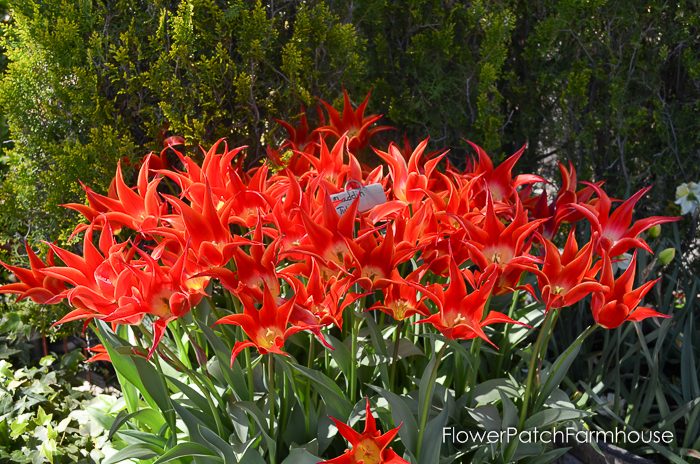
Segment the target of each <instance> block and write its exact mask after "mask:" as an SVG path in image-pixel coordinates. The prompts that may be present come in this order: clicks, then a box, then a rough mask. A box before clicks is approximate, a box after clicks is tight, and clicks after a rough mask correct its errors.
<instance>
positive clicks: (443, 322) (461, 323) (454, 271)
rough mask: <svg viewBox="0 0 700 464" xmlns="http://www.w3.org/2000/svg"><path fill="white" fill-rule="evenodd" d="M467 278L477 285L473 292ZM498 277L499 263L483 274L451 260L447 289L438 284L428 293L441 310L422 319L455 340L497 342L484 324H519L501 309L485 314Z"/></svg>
mask: <svg viewBox="0 0 700 464" xmlns="http://www.w3.org/2000/svg"><path fill="white" fill-rule="evenodd" d="M465 277H466V279H467V280H468V281H469V283H470V285H471V286H472V288H474V290H473V291H472V292H468V291H467V285H466V283H465V281H464V279H465ZM497 279H498V269H497V267H496V266H495V265H491V266H489V267H488V268H487V270H486V271H485V272H484V273H483V274H474V273H472V272H471V271H469V270H465V271H463V272H462V271H460V270H459V268H458V267H457V263H456V262H455V261H454V260H451V261H450V283H449V285H448V286H447V289H446V290H445V289H443V288H442V286H440V285H434V286H433V287H431V288H430V289H429V290H430V292H429V293H428V296H429V298H430V299H431V300H433V301H434V302H435V304H436V305H437V306H438V310H439V311H438V312H437V313H435V314H433V315H432V316H430V317H428V318H426V319H421V320H420V321H418V322H419V323H423V324H425V323H428V324H432V325H433V327H435V328H436V329H437V330H439V331H440V332H441V333H442V334H443V335H444V336H445V337H447V338H450V339H453V340H455V339H459V340H467V339H471V338H476V337H479V338H481V339H483V340H485V341H487V342H489V343H491V344H493V343H492V342H491V340H489V338H488V336H487V335H486V333H485V332H484V329H483V328H484V327H486V326H488V325H491V324H495V323H499V322H505V323H509V324H513V323H517V322H516V321H514V320H513V319H511V318H510V317H508V316H506V315H505V314H503V313H499V312H498V311H489V312H488V314H486V316H485V317H484V312H485V310H486V304H487V302H488V300H489V297H490V296H491V291H492V290H493V288H494V286H495V285H496V280H497Z"/></svg>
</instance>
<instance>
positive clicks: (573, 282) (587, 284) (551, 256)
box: [535, 229, 605, 310]
mask: <svg viewBox="0 0 700 464" xmlns="http://www.w3.org/2000/svg"><path fill="white" fill-rule="evenodd" d="M543 243H544V247H545V256H544V264H543V265H542V270H541V271H539V270H535V272H536V273H537V283H538V286H539V288H540V292H541V293H542V301H544V303H545V305H546V309H547V310H549V309H551V308H563V307H565V306H571V305H572V304H574V303H576V302H577V301H580V300H581V299H583V298H584V297H586V296H587V295H589V294H590V293H592V292H595V291H598V292H600V291H603V290H605V287H604V286H603V285H601V284H600V283H599V282H596V281H595V280H594V279H592V278H590V277H588V275H589V273H590V269H591V262H592V260H593V243H592V242H588V243H587V244H586V245H585V246H584V247H583V248H581V249H580V250H579V248H578V243H576V237H575V235H574V230H573V229H572V230H571V232H570V233H569V237H568V238H567V240H566V246H565V247H564V252H563V253H561V254H560V253H559V250H558V249H557V247H556V245H554V243H552V242H551V241H549V240H547V239H544V240H543Z"/></svg>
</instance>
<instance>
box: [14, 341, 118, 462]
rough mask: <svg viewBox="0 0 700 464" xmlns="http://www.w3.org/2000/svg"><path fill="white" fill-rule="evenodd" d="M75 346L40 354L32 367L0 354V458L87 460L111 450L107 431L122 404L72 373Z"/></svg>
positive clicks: (75, 363)
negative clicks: (69, 350) (59, 352)
mask: <svg viewBox="0 0 700 464" xmlns="http://www.w3.org/2000/svg"><path fill="white" fill-rule="evenodd" d="M83 359H84V358H83V357H82V355H81V354H80V352H79V351H74V352H72V353H70V354H68V355H65V356H64V357H63V358H61V360H60V361H59V360H58V359H57V358H56V357H55V356H53V355H49V356H45V357H43V358H42V359H41V360H40V361H39V364H38V365H37V366H35V367H21V368H17V367H15V365H13V363H12V362H10V361H8V360H7V359H1V360H0V460H2V461H3V462H13V463H18V464H21V463H27V464H29V463H32V464H34V463H42V462H49V463H52V464H55V463H92V462H100V461H101V460H102V458H104V457H105V455H109V454H114V453H115V450H114V448H112V445H111V443H110V441H109V437H108V431H109V427H110V425H111V423H112V421H113V416H115V415H116V414H117V413H118V412H119V410H120V409H122V408H123V407H124V402H123V400H121V399H120V397H119V395H117V394H115V393H118V392H104V391H102V389H100V388H98V387H95V386H92V385H90V384H88V383H87V382H86V383H84V384H82V385H78V384H77V381H76V377H75V374H76V372H77V370H78V367H79V364H80V360H83Z"/></svg>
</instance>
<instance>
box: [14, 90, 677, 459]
mask: <svg viewBox="0 0 700 464" xmlns="http://www.w3.org/2000/svg"><path fill="white" fill-rule="evenodd" d="M365 104H366V100H365V102H364V103H363V104H361V105H360V106H359V107H357V108H353V107H352V105H351V103H350V100H349V98H346V99H345V106H344V108H343V110H342V112H341V111H337V110H335V109H334V108H333V107H331V106H330V105H325V108H326V115H327V117H326V118H325V119H324V121H325V122H324V124H323V125H322V126H321V127H318V128H315V129H314V130H311V128H309V127H308V122H307V121H306V119H305V118H301V119H300V122H299V124H298V125H293V124H289V123H285V124H283V125H284V127H286V128H287V131H288V133H289V138H288V139H287V140H286V141H285V142H284V144H282V146H281V147H279V149H274V148H269V149H268V155H269V161H268V162H266V163H264V164H262V165H256V166H254V167H252V168H246V162H245V161H246V160H245V147H237V148H233V149H230V148H229V147H228V145H227V144H226V143H225V142H224V141H219V142H218V143H216V144H215V145H214V146H213V147H211V148H210V149H209V150H207V151H205V152H204V154H203V159H202V160H201V162H200V161H198V160H197V159H196V158H195V157H193V156H186V155H185V154H182V153H179V152H176V155H177V160H174V162H173V161H172V160H170V159H168V158H167V157H163V156H160V157H158V156H155V155H149V156H148V157H146V158H145V159H144V160H143V163H142V165H141V166H140V169H139V172H138V177H137V180H136V182H135V185H133V186H132V185H129V183H127V181H126V180H125V179H124V176H123V174H122V170H121V168H120V167H118V168H117V172H116V176H115V178H114V181H113V182H112V185H111V187H110V189H109V192H108V193H107V194H106V195H104V194H100V193H97V192H95V191H93V190H92V189H90V188H89V187H85V192H86V195H87V204H69V205H67V206H68V207H69V208H72V209H75V210H77V211H79V212H80V213H81V214H82V215H83V216H84V217H85V219H86V222H83V223H80V224H79V225H78V226H77V227H76V229H75V231H74V234H75V235H82V250H81V251H78V252H74V251H71V250H69V249H66V248H62V247H59V246H57V245H55V244H48V247H49V251H48V253H47V255H46V257H45V258H40V257H39V256H37V255H36V254H35V253H34V252H33V251H32V250H31V248H29V247H28V248H27V251H28V253H29V257H30V264H31V266H30V268H28V269H25V268H20V267H16V266H10V265H8V264H4V266H5V267H6V268H7V269H8V270H9V271H11V272H12V273H14V275H15V276H16V277H17V282H15V283H11V284H8V285H5V286H3V287H0V292H2V293H11V294H17V295H18V296H19V298H20V299H26V298H29V299H32V300H33V301H35V302H37V303H40V304H56V303H59V302H67V303H68V304H69V305H70V306H71V307H72V310H71V311H70V312H68V314H66V315H65V316H64V317H63V318H62V319H60V320H59V321H57V322H56V324H63V323H67V322H70V321H75V320H82V321H84V322H85V324H86V325H89V324H90V325H92V326H93V327H94V329H95V330H96V331H97V332H98V334H99V336H100V338H101V339H102V344H103V345H102V346H101V347H100V348H99V356H100V358H101V359H106V358H109V359H110V360H111V361H112V363H113V365H114V368H115V370H116V372H117V375H118V377H119V381H120V384H121V386H122V391H123V394H124V399H125V404H126V411H125V412H124V413H123V414H121V415H120V416H119V417H118V418H117V419H116V420H115V421H114V424H113V426H112V430H111V435H112V436H117V435H118V436H119V437H121V439H122V440H123V441H125V442H126V443H128V445H127V446H125V447H124V448H123V449H121V450H120V452H119V453H117V454H115V455H114V456H111V458H109V459H107V460H106V461H105V462H108V463H110V462H118V461H119V460H123V459H144V460H152V461H153V462H158V463H161V462H170V461H176V460H187V461H194V462H225V463H235V462H244V463H253V462H265V461H267V462H273V463H276V462H282V461H283V460H284V462H321V461H323V459H326V462H336V463H338V462H352V459H355V460H356V461H357V460H358V459H360V457H361V458H362V459H364V462H365V463H369V462H372V463H380V462H386V463H390V462H391V463H401V462H412V463H437V462H459V461H460V460H463V459H469V460H470V461H471V462H494V461H503V462H514V461H523V462H548V461H552V460H554V459H556V458H557V457H559V456H561V455H562V454H563V453H564V452H566V449H567V448H566V447H561V448H554V447H552V446H549V445H546V444H544V443H533V442H526V441H523V440H521V439H518V438H512V439H509V440H500V441H492V442H486V441H485V440H483V439H479V438H478V437H477V438H472V439H471V440H468V441H465V442H459V443H458V442H457V441H455V440H454V439H446V435H445V434H446V431H447V432H448V435H449V431H450V430H452V431H455V430H469V431H481V432H498V431H503V430H505V429H507V428H516V429H518V430H521V431H528V430H535V429H546V430H551V429H554V428H561V427H572V426H573V427H583V426H584V423H583V421H582V419H584V418H586V417H588V416H590V415H591V412H590V411H589V409H590V408H589V404H588V403H587V402H586V401H585V399H582V397H581V396H580V395H572V393H575V392H571V391H569V392H568V393H567V392H566V391H564V390H562V389H560V385H561V384H562V382H563V381H564V379H565V377H566V373H567V371H568V368H569V366H571V364H572V363H573V362H574V360H575V359H576V356H577V354H578V353H579V351H580V350H581V347H582V345H583V344H584V342H585V340H586V338H587V337H588V336H589V335H590V334H591V333H592V332H593V331H594V330H602V329H616V328H618V327H619V326H621V325H623V324H626V323H636V322H639V321H642V320H645V319H649V318H653V319H658V318H667V317H668V315H667V314H664V313H661V312H657V311H656V310H655V309H652V308H651V307H649V306H646V305H644V303H643V302H644V299H645V296H646V295H647V294H648V293H649V292H650V291H651V290H652V288H653V287H654V286H655V285H657V284H658V279H656V280H654V279H652V280H648V281H647V280H646V279H644V281H642V282H638V280H639V279H638V278H637V275H636V274H637V271H636V269H637V266H636V263H637V261H638V259H639V258H638V255H641V254H644V253H648V252H650V251H651V249H650V247H649V245H648V244H647V242H646V240H645V238H644V233H645V231H647V230H649V229H650V228H652V227H654V226H657V225H660V224H663V223H668V222H671V221H674V220H676V218H672V217H658V216H657V217H647V218H642V219H638V220H633V210H634V207H635V205H636V204H637V203H638V202H639V201H640V200H641V199H642V198H643V197H644V195H645V194H646V193H647V192H648V190H649V188H644V189H641V190H639V191H638V192H637V193H636V194H634V195H633V196H631V197H630V198H628V199H626V200H624V201H622V200H617V199H613V198H611V197H610V196H609V195H608V194H607V193H606V191H605V189H604V187H603V183H602V182H597V183H592V182H579V181H578V179H577V176H576V171H575V169H574V167H573V166H572V165H570V164H569V165H565V164H561V165H560V166H559V169H560V173H561V179H560V182H559V187H558V188H551V187H552V185H553V184H552V183H550V181H549V180H546V179H543V178H542V177H540V176H537V175H534V174H520V175H515V174H513V170H514V167H515V165H516V163H517V162H518V160H519V158H520V157H521V156H522V154H523V153H524V151H525V147H523V148H521V149H520V150H518V151H517V152H516V153H514V154H513V155H511V156H510V157H508V158H507V159H506V160H505V161H504V162H502V163H501V164H499V165H495V164H494V162H493V161H492V160H491V158H490V157H489V156H488V154H487V153H486V152H485V151H484V150H483V149H482V148H481V147H479V146H477V145H476V144H472V146H473V148H474V151H475V153H476V157H475V158H473V159H470V160H467V163H466V167H465V168H464V169H458V168H456V167H455V166H454V165H452V164H451V163H450V162H448V160H447V159H446V158H445V153H427V152H426V147H427V140H424V141H422V142H421V143H419V144H418V145H417V146H416V147H410V146H408V145H407V144H403V145H402V146H400V145H397V144H394V143H391V144H389V145H388V147H387V148H386V149H385V150H381V149H377V148H373V150H374V153H376V155H377V157H378V158H379V159H380V160H381V163H380V164H379V165H378V166H375V167H372V166H369V165H367V164H364V163H361V162H360V161H359V160H358V158H357V156H356V153H357V152H359V151H361V150H363V149H367V147H368V144H369V142H370V138H371V136H372V135H373V134H374V133H376V132H377V131H378V130H379V129H382V128H377V127H374V126H373V124H374V123H375V122H376V120H377V118H376V117H374V116H365V115H364V110H365ZM626 253H627V254H629V255H630V258H629V260H628V261H627V262H626V263H624V262H623V260H622V259H621V256H623V255H625V254H626ZM584 299H588V300H587V301H589V303H588V305H587V307H588V308H589V309H590V311H589V313H588V314H582V315H581V317H582V318H584V319H585V320H589V321H590V324H589V325H588V326H587V327H585V328H584V329H583V330H582V331H581V332H580V333H578V334H576V338H575V339H574V340H573V342H572V343H570V345H569V346H567V347H566V348H565V349H564V350H563V351H562V352H561V353H560V354H559V356H558V357H557V358H556V359H554V360H550V359H547V347H548V346H549V344H550V341H551V338H552V333H553V328H554V327H555V325H556V324H557V320H558V318H559V316H560V314H561V313H564V312H567V311H570V309H567V308H568V307H570V306H572V305H574V304H576V303H578V302H580V301H582V300H584ZM374 415H377V416H378V419H379V421H380V422H381V425H382V426H381V427H378V426H377V424H376V422H377V420H376V418H375V417H374ZM358 420H362V421H364V423H365V428H364V431H363V432H362V433H360V432H358V431H356V429H358V426H357V425H356V423H357V422H358ZM379 430H383V431H385V433H384V434H381V433H380V432H379ZM115 434H117V435H115ZM341 435H342V437H345V438H346V439H348V440H349V442H350V445H351V448H350V451H347V444H346V442H345V441H344V440H342V437H341Z"/></svg>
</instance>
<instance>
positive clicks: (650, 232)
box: [647, 224, 661, 238]
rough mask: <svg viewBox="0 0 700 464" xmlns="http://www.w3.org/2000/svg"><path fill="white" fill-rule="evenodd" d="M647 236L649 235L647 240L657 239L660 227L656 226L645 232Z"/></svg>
mask: <svg viewBox="0 0 700 464" xmlns="http://www.w3.org/2000/svg"><path fill="white" fill-rule="evenodd" d="M647 235H649V238H657V237H658V236H659V235H661V225H659V224H656V225H655V226H654V227H652V228H651V229H649V230H648V231H647Z"/></svg>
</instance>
